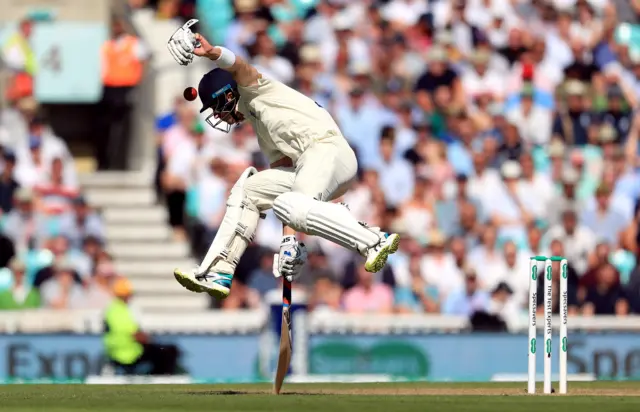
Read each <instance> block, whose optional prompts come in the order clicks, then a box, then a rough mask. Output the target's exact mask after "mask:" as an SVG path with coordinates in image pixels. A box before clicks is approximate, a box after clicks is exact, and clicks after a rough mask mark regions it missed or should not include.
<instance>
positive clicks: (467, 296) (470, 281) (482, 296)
mask: <svg viewBox="0 0 640 412" xmlns="http://www.w3.org/2000/svg"><path fill="white" fill-rule="evenodd" d="M489 301H490V296H489V294H488V293H487V292H485V291H484V290H481V289H480V287H479V285H478V281H477V277H476V273H475V271H473V270H468V271H467V272H466V273H465V274H464V286H463V287H461V288H459V289H456V290H454V291H453V292H452V293H451V294H450V295H449V296H447V298H446V299H445V301H444V304H443V306H442V313H443V314H445V315H457V316H465V317H470V316H471V315H473V314H474V313H475V312H486V311H487V310H488V309H489Z"/></svg>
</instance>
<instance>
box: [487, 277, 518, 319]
mask: <svg viewBox="0 0 640 412" xmlns="http://www.w3.org/2000/svg"><path fill="white" fill-rule="evenodd" d="M521 308H522V301H520V299H519V298H518V297H517V296H515V294H514V292H513V290H512V289H511V287H510V286H509V285H508V284H507V283H505V282H500V283H498V284H497V285H496V287H495V288H494V289H493V290H492V291H491V300H490V301H489V305H488V308H487V312H488V313H490V314H493V315H497V316H498V317H499V318H500V319H502V320H504V321H505V322H506V323H507V325H509V326H515V325H517V322H518V319H519V314H520V312H522V310H521Z"/></svg>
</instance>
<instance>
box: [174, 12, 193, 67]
mask: <svg viewBox="0 0 640 412" xmlns="http://www.w3.org/2000/svg"><path fill="white" fill-rule="evenodd" d="M197 22H198V20H197V19H191V20H189V21H188V22H186V23H185V24H184V25H182V27H180V28H179V29H178V30H176V31H175V33H173V35H172V36H171V38H170V39H169V41H168V42H167V49H169V53H171V56H172V57H173V59H174V60H175V61H176V62H178V64H180V65H182V66H186V65H188V64H189V63H191V62H192V61H193V50H194V49H195V48H196V47H199V45H198V42H197V40H196V36H195V34H193V32H192V31H191V28H190V27H191V26H193V25H194V24H196V23H197Z"/></svg>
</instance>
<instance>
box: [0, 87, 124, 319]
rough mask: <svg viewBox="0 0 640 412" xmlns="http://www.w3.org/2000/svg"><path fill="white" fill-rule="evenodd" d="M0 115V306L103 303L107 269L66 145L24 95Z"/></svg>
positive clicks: (95, 218)
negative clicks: (3, 135) (2, 136)
mask: <svg viewBox="0 0 640 412" xmlns="http://www.w3.org/2000/svg"><path fill="white" fill-rule="evenodd" d="M0 119H1V120H0V133H5V134H6V135H7V136H11V139H5V140H4V141H3V142H2V145H0V310H16V309H31V308H39V307H48V308H56V309H68V308H103V307H104V306H105V305H106V304H107V303H108V302H109V300H110V299H111V292H110V280H112V279H113V276H115V272H114V270H113V265H112V264H111V262H110V261H111V259H110V257H109V255H107V254H106V252H105V251H104V245H103V240H104V227H103V223H102V219H101V217H100V216H99V214H98V213H97V212H96V211H95V210H93V209H92V207H91V206H90V205H89V204H88V203H87V201H86V199H85V198H84V196H83V195H82V193H81V191H80V188H79V185H78V180H77V176H76V167H75V164H74V159H73V157H72V156H71V155H70V153H69V149H68V147H67V145H66V143H65V142H64V141H63V140H62V139H61V138H60V137H58V136H56V135H55V133H53V131H52V130H51V129H50V128H49V127H48V125H47V119H46V117H45V116H44V115H43V112H42V110H40V109H39V107H38V103H37V102H36V101H35V99H34V98H33V97H31V96H25V97H22V98H20V99H18V100H17V101H15V102H13V105H12V107H11V108H9V109H6V110H4V111H0Z"/></svg>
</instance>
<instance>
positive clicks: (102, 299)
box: [82, 262, 117, 310]
mask: <svg viewBox="0 0 640 412" xmlns="http://www.w3.org/2000/svg"><path fill="white" fill-rule="evenodd" d="M116 278H117V274H116V272H115V268H114V266H113V263H111V262H102V263H100V264H98V265H96V269H95V274H94V275H93V276H92V277H91V279H90V280H89V281H88V282H87V286H86V290H85V294H84V301H82V307H83V308H90V309H101V310H106V309H107V307H108V306H109V303H110V302H111V301H112V300H113V283H114V281H115V280H116Z"/></svg>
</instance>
